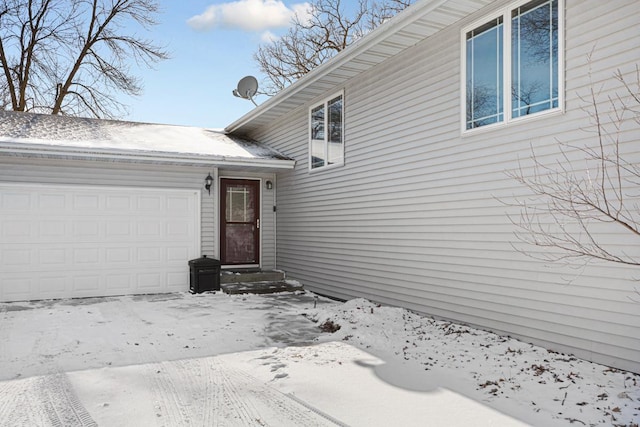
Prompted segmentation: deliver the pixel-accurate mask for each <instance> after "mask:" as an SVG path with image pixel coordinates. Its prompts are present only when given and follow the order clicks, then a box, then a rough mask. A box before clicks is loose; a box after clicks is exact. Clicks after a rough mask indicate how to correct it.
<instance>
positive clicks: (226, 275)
mask: <svg viewBox="0 0 640 427" xmlns="http://www.w3.org/2000/svg"><path fill="white" fill-rule="evenodd" d="M284 279H285V274H284V271H279V270H266V271H262V270H259V269H240V270H222V272H221V273H220V284H221V285H224V284H228V283H253V282H281V281H284Z"/></svg>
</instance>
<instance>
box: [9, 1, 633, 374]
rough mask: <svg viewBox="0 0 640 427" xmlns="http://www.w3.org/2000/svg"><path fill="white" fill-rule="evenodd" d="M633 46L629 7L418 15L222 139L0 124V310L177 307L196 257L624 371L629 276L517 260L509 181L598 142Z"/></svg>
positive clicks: (134, 129)
mask: <svg viewBox="0 0 640 427" xmlns="http://www.w3.org/2000/svg"><path fill="white" fill-rule="evenodd" d="M638 40H640V2H637V1H636V0H616V1H614V2H602V1H599V0H517V1H507V0H421V1H420V0H419V1H417V2H416V3H415V4H414V5H413V6H411V7H409V8H408V9H406V10H405V11H404V12H402V13H400V14H399V15H397V16H396V17H395V18H393V19H391V20H389V21H388V22H386V23H384V24H383V25H381V26H380V27H378V28H377V29H376V30H374V31H372V32H371V33H370V34H369V35H367V36H366V37H363V38H362V39H360V40H358V41H357V42H355V43H354V44H353V45H351V46H350V47H349V48H347V49H346V50H344V51H343V52H342V53H340V54H338V55H337V56H335V57H334V58H332V59H331V60H330V61H328V62H327V63H325V64H324V65H322V66H320V67H319V68H317V69H315V70H313V71H311V72H310V73H309V74H307V75H306V76H305V77H303V78H301V79H300V80H299V81H297V82H295V83H294V84H292V85H291V86H289V87H287V88H285V89H284V90H283V91H281V92H280V93H279V94H278V95H276V96H274V97H272V98H270V99H269V100H267V101H266V102H264V103H263V104H262V105H260V106H258V107H256V108H255V109H254V110H253V111H251V112H249V113H248V114H246V115H245V116H243V117H241V118H239V119H238V120H236V121H235V122H234V123H232V124H230V125H229V126H227V128H226V129H225V130H224V132H216V131H211V130H207V129H193V128H184V127H176V126H166V125H151V124H141V123H128V122H111V121H98V120H90V119H77V118H68V117H50V116H38V115H31V114H24V113H12V112H0V271H2V274H1V275H0V301H18V300H24V299H42V298H58V297H69V296H96V295H119V294H127V293H151V292H172V291H186V290H187V289H188V280H189V279H188V268H187V260H189V259H192V258H197V257H199V256H200V255H202V254H204V255H208V256H211V257H215V258H220V259H221V261H222V263H223V265H224V267H258V268H262V269H274V268H277V269H280V270H284V271H286V273H287V276H288V277H289V278H292V279H297V280H299V281H301V282H302V283H303V284H304V286H305V287H306V288H307V289H310V290H312V291H315V292H318V293H321V294H324V295H328V296H332V297H335V298H341V299H349V298H354V297H365V298H369V299H371V300H373V301H376V302H380V303H384V304H391V305H396V306H402V307H406V308H408V309H412V310H415V311H417V312H420V313H423V314H427V315H431V316H434V317H437V318H443V319H451V320H454V321H457V322H462V323H466V324H469V325H473V326H476V327H480V328H484V329H487V330H492V331H495V332H499V333H504V334H508V335H511V336H514V337H518V338H520V339H523V340H525V341H528V342H532V343H535V344H540V345H543V346H546V347H547V348H549V349H552V350H555V351H562V352H568V353H573V354H576V355H577V356H579V357H581V358H584V359H587V360H593V361H597V362H600V363H604V364H607V365H610V366H615V367H619V368H623V369H628V370H631V371H634V372H640V302H639V300H640V296H638V287H639V286H638V284H637V281H634V280H637V278H638V277H640V274H639V272H638V271H637V269H634V268H633V267H631V266H627V267H625V266H622V265H618V264H613V263H604V262H593V263H589V264H586V265H578V266H577V267H579V268H578V269H576V268H573V267H575V266H574V265H571V264H568V265H567V264H563V263H561V264H554V263H548V262H543V261H540V260H538V259H536V258H535V257H531V256H528V253H529V252H530V251H532V252H534V253H535V251H542V250H544V249H540V248H529V247H527V246H526V245H522V244H521V242H519V241H518V239H517V237H516V235H515V232H516V231H517V224H514V223H513V221H512V220H513V218H517V217H518V214H519V208H518V206H517V203H516V202H517V201H518V200H528V198H529V197H531V196H532V194H531V191H530V189H529V188H527V186H525V185H522V184H520V183H519V182H517V181H516V180H515V179H513V177H512V176H510V174H509V172H512V171H514V170H518V168H520V167H523V171H525V172H526V171H530V170H531V168H530V167H529V168H528V169H527V167H528V166H527V165H529V164H530V163H527V162H529V161H530V159H531V156H532V151H533V152H536V153H541V154H540V155H541V156H542V157H541V158H544V159H545V160H549V161H551V162H552V163H554V162H555V161H556V160H558V159H560V161H562V159H563V158H562V157H558V156H560V155H561V152H560V151H559V150H558V146H559V145H560V144H561V143H565V144H573V145H579V144H582V143H583V142H585V141H587V140H588V138H591V137H592V136H593V133H592V132H591V133H590V131H593V127H592V123H591V122H590V118H589V115H588V111H587V110H588V107H589V105H588V103H585V97H586V96H588V94H589V93H590V90H591V88H596V89H597V92H598V99H601V100H605V101H606V100H607V99H608V98H611V99H617V98H616V97H617V96H624V86H623V85H622V83H621V82H620V81H618V80H616V79H615V78H614V73H616V72H617V71H619V72H620V74H621V75H623V76H625V77H626V78H628V79H629V80H628V81H630V82H634V81H635V80H634V79H635V78H636V72H637V68H636V67H637V66H638V65H639V63H640V43H639V42H638ZM605 103H606V102H605ZM602 108H605V107H604V104H603V107H602ZM603 111H604V110H603ZM617 136H618V138H619V141H620V147H622V148H623V149H624V153H625V156H626V159H627V161H629V162H630V163H631V164H638V163H640V148H638V147H639V146H640V145H639V144H638V139H639V138H640V130H639V129H638V126H637V124H636V125H635V127H634V126H627V127H623V128H621V131H620V132H619V134H618V135H617ZM578 160H579V158H578ZM523 165H524V166H523ZM634 194H635V196H634V197H638V194H637V192H636V193H634ZM636 218H637V217H636ZM598 237H601V238H603V239H605V240H606V241H607V242H609V243H610V244H613V245H615V246H617V247H619V248H620V249H621V250H622V251H624V252H625V253H626V254H628V255H630V256H634V257H635V258H636V259H638V258H640V245H638V242H637V241H634V240H633V239H630V238H629V237H628V235H627V234H625V232H624V230H620V229H618V228H615V227H606V226H604V227H603V228H602V230H601V231H600V232H599V234H598Z"/></svg>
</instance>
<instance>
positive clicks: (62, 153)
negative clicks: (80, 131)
mask: <svg viewBox="0 0 640 427" xmlns="http://www.w3.org/2000/svg"><path fill="white" fill-rule="evenodd" d="M0 154H8V155H13V156H15V155H23V156H26V157H50V158H60V157H64V158H77V159H83V160H86V159H91V160H108V161H130V162H150V163H171V164H188V165H200V164H201V165H214V166H221V167H224V166H244V167H257V168H273V169H283V170H289V169H293V168H294V166H295V160H283V159H259V158H246V159H245V158H240V157H225V156H210V155H197V154H185V153H166V152H154V153H150V152H143V151H137V152H136V151H118V150H96V149H93V150H92V149H85V150H82V149H78V148H72V147H55V148H50V147H47V146H42V145H32V144H22V143H21V144H19V146H18V144H8V143H3V142H0Z"/></svg>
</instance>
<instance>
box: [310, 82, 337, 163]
mask: <svg viewBox="0 0 640 427" xmlns="http://www.w3.org/2000/svg"><path fill="white" fill-rule="evenodd" d="M337 97H341V98H342V111H341V113H342V122H341V123H342V126H341V135H342V156H341V157H340V159H341V160H340V162H336V163H332V164H329V163H328V149H329V148H328V147H329V142H328V139H327V138H328V133H327V132H325V137H324V149H325V156H326V161H327V164H325V165H324V166H318V167H315V168H314V167H312V165H313V161H312V160H313V152H312V141H313V140H312V138H311V122H312V119H313V118H312V111H313V110H314V109H315V108H318V107H320V106H323V107H324V108H325V111H328V108H329V101H332V100H334V99H336V98H337ZM344 107H345V102H344V89H343V90H340V91H338V92H334V93H332V94H331V95H329V96H326V97H324V98H322V99H321V100H318V101H317V102H314V103H312V104H311V106H310V107H309V109H308V112H307V117H308V122H307V132H308V140H309V141H308V146H307V149H308V156H307V160H308V163H309V165H308V170H309V172H310V173H316V172H319V171H324V170H327V169H333V168H337V167H341V166H344V152H345V149H344V146H345V137H344V121H345V120H344V117H345V114H344ZM328 117H329V115H328V114H325V129H327V123H326V120H327V119H328Z"/></svg>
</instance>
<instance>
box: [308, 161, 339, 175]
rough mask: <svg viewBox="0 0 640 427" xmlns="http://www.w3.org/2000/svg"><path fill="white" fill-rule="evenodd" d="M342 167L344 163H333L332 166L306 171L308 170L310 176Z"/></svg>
mask: <svg viewBox="0 0 640 427" xmlns="http://www.w3.org/2000/svg"><path fill="white" fill-rule="evenodd" d="M343 166H344V162H342V163H334V164H332V165H328V166H322V167H318V168H314V169H311V168H309V169H308V170H309V173H310V174H316V173H320V172H323V171H326V170H332V169H336V168H341V167H343Z"/></svg>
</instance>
